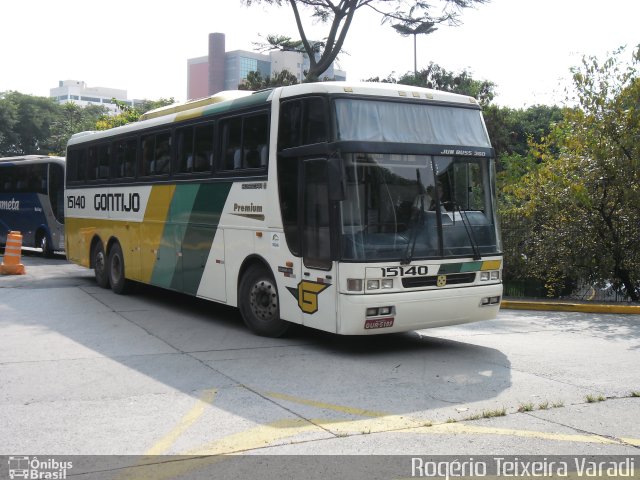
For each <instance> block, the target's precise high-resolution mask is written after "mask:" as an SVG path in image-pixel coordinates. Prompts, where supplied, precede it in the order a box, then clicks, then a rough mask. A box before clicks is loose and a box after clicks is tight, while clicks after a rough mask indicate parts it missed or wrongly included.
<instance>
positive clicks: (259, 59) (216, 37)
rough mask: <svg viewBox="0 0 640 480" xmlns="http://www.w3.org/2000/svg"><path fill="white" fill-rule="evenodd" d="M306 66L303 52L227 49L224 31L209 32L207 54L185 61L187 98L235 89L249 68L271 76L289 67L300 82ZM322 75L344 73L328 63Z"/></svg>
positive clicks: (341, 77) (339, 77)
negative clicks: (259, 51)
mask: <svg viewBox="0 0 640 480" xmlns="http://www.w3.org/2000/svg"><path fill="white" fill-rule="evenodd" d="M308 69H309V58H308V57H307V56H306V55H305V54H303V53H300V52H290V51H288V52H285V51H279V50H278V51H273V52H270V53H269V54H260V53H256V52H249V51H246V50H233V51H230V52H227V51H226V48H225V35H224V33H211V34H209V54H208V55H207V56H203V57H197V58H190V59H188V60H187V98H188V99H189V100H194V99H196V98H202V97H206V96H209V95H214V94H216V93H218V92H220V91H223V90H237V89H238V85H241V84H242V82H243V81H245V80H246V78H247V74H248V73H249V72H251V71H255V72H260V74H261V75H262V77H270V76H272V75H274V74H276V73H278V72H281V71H282V70H288V71H289V72H291V73H293V74H294V75H295V76H296V78H297V79H298V81H301V80H302V79H303V78H304V72H305V71H306V70H308ZM322 77H327V78H331V79H335V80H346V73H345V72H344V71H342V70H338V69H336V68H334V66H333V65H331V67H329V69H327V71H326V72H325V73H324V74H323V75H322Z"/></svg>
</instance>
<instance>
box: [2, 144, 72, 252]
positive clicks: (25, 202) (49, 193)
mask: <svg viewBox="0 0 640 480" xmlns="http://www.w3.org/2000/svg"><path fill="white" fill-rule="evenodd" d="M64 170H65V159H64V158H61V157H47V156H43V155H24V156H20V157H6V158H0V245H4V244H5V243H6V240H7V233H8V232H10V231H12V230H16V231H19V232H20V233H21V234H22V246H23V247H31V248H39V249H41V250H42V253H43V255H45V256H50V255H52V254H53V252H54V251H61V250H64Z"/></svg>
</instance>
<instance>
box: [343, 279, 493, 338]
mask: <svg viewBox="0 0 640 480" xmlns="http://www.w3.org/2000/svg"><path fill="white" fill-rule="evenodd" d="M501 299H502V284H501V283H498V284H491V285H482V286H474V287H464V288H447V289H437V290H423V291H414V292H400V293H389V294H378V295H346V294H340V295H338V302H339V303H340V305H339V307H338V311H339V312H341V316H340V318H339V319H338V332H337V333H339V334H342V335H376V334H383V333H396V332H406V331H410V330H420V329H423V328H433V327H444V326H447V325H457V324H460V323H469V322H476V321H480V320H490V319H492V318H495V317H496V315H497V314H498V310H499V309H500V300H501ZM487 302H488V303H487ZM483 303H485V304H483ZM376 310H377V312H378V313H377V314H375V312H376ZM387 310H391V313H389V314H387V313H386V312H387Z"/></svg>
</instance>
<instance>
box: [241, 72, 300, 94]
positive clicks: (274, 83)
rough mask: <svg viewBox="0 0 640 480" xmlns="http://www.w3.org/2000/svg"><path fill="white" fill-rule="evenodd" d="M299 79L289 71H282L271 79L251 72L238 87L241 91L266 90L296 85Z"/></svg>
mask: <svg viewBox="0 0 640 480" xmlns="http://www.w3.org/2000/svg"><path fill="white" fill-rule="evenodd" d="M297 83H298V78H297V77H296V76H295V75H294V74H293V73H291V72H290V71H289V70H286V69H285V70H281V71H280V72H277V73H275V74H273V75H272V76H271V77H266V78H264V77H263V76H262V74H261V73H260V72H255V71H254V72H249V73H248V74H247V78H246V80H245V81H244V82H243V83H241V84H240V85H238V89H239V90H253V91H257V90H263V89H265V88H273V87H284V86H287V85H296V84H297Z"/></svg>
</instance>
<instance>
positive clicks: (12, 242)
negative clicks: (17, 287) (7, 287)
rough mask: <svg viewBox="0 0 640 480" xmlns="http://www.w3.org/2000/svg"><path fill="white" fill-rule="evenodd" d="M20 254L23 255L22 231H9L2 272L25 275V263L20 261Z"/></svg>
mask: <svg viewBox="0 0 640 480" xmlns="http://www.w3.org/2000/svg"><path fill="white" fill-rule="evenodd" d="M20 255H22V235H21V234H20V232H9V234H8V235H7V244H6V245H5V247H4V257H3V258H2V265H0V273H1V274H2V275H24V274H25V271H24V265H22V264H21V263H20Z"/></svg>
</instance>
